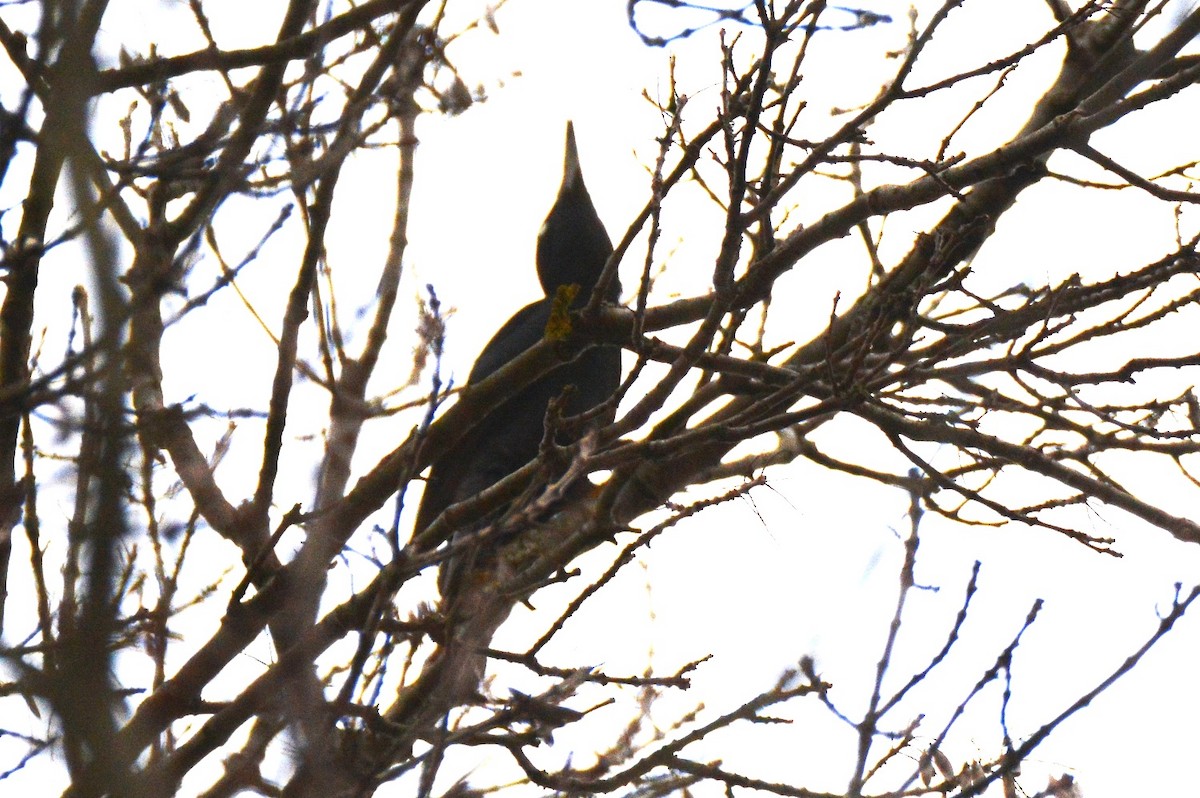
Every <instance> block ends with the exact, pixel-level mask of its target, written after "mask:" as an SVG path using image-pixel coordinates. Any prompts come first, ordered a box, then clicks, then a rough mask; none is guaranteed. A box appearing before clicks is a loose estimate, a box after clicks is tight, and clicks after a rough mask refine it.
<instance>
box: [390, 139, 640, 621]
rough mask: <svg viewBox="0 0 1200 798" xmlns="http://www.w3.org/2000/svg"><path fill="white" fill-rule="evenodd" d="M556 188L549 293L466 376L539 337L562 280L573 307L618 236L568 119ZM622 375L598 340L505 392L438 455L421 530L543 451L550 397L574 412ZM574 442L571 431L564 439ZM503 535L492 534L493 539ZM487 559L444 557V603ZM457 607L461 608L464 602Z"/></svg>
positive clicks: (420, 515)
mask: <svg viewBox="0 0 1200 798" xmlns="http://www.w3.org/2000/svg"><path fill="white" fill-rule="evenodd" d="M564 160H565V163H564V167H563V181H562V186H561V187H560V189H559V192H558V197H557V199H556V200H555V202H554V205H553V207H552V208H551V209H550V213H549V214H548V215H547V217H546V221H545V223H544V224H543V225H542V230H541V233H540V234H539V236H538V243H537V272H538V278H539V280H540V282H541V284H542V289H543V291H544V292H545V294H546V296H545V297H543V298H542V299H540V300H538V301H536V302H533V303H532V304H529V305H526V306H525V307H524V308H522V309H521V310H519V311H517V312H516V313H515V314H514V315H513V316H512V317H511V318H510V319H509V320H508V321H507V322H506V323H505V324H504V326H503V327H501V328H500V330H499V331H498V332H497V333H496V334H495V335H494V336H492V339H491V341H489V342H488V344H487V346H486V347H484V350H483V352H482V353H481V354H480V355H479V358H478V359H477V360H476V362H475V366H474V368H472V369H471V375H470V377H469V378H468V380H467V382H468V384H471V383H476V382H479V381H480V380H483V379H484V378H486V377H488V376H489V375H491V374H492V373H493V372H495V371H496V370H498V369H499V368H500V367H502V366H504V365H505V364H506V363H508V362H509V361H511V360H512V359H514V358H516V357H517V356H518V355H520V354H521V353H523V352H524V351H525V350H526V349H528V348H529V347H531V346H533V345H534V344H536V343H538V342H539V341H541V340H542V338H543V337H544V335H545V332H546V325H547V323H548V322H549V321H550V318H551V313H552V310H553V308H554V305H555V302H556V297H557V296H558V294H559V289H560V288H563V287H574V290H575V294H574V298H573V301H572V302H571V307H572V308H579V307H582V306H583V305H584V304H586V303H587V301H588V299H589V298H590V297H591V295H592V292H593V291H594V289H595V287H596V284H597V282H598V281H599V279H600V275H601V272H602V271H603V270H604V264H605V263H606V261H607V260H608V257H609V255H611V254H612V251H613V248H612V242H611V241H610V240H609V238H608V234H607V233H606V232H605V230H604V225H603V223H602V222H601V221H600V217H599V215H598V214H597V213H596V208H595V205H593V204H592V198H591V196H590V195H589V194H588V190H587V187H586V186H585V185H584V182H583V173H582V171H581V170H580V166H579V153H578V151H577V149H576V146H575V134H574V130H573V128H572V126H571V124H570V123H568V125H567V142H566V157H565V159H564ZM620 290H621V288H620V284H619V283H618V282H617V281H616V280H615V279H614V280H613V281H612V282H611V283H610V284H609V285H608V286H607V290H606V291H605V295H604V298H605V299H606V300H608V301H610V302H616V301H617V300H618V298H619V296H620ZM620 380H621V351H620V349H619V348H617V347H611V346H605V347H593V348H591V349H588V350H586V351H585V352H583V353H582V354H581V355H580V356H579V357H577V358H575V359H574V360H572V361H570V362H569V363H565V364H563V365H561V366H559V367H557V368H555V369H554V370H552V371H550V372H548V373H546V374H544V375H543V376H542V377H541V378H539V379H538V380H537V381H535V382H534V383H532V384H531V385H529V386H528V387H526V388H525V389H524V390H522V391H520V392H519V393H518V394H517V395H515V396H513V397H512V398H511V399H509V400H508V401H506V402H504V403H502V404H501V405H499V406H498V407H496V408H495V409H493V410H492V411H491V412H490V413H489V414H488V415H487V416H486V417H485V418H484V419H483V420H482V421H481V422H480V423H479V424H478V425H477V426H476V427H475V428H474V429H473V430H471V431H470V432H469V433H467V434H466V435H465V436H464V437H463V438H462V439H461V440H460V441H459V442H458V444H456V445H455V446H453V447H452V448H451V449H450V450H449V451H447V452H445V453H444V454H443V455H442V456H440V457H439V458H438V459H437V460H436V461H435V462H434V464H433V466H432V467H431V469H430V473H429V479H428V481H427V483H426V486H425V492H424V495H423V496H422V499H421V506H420V508H419V509H418V511H417V520H416V524H415V530H414V531H415V532H416V533H420V532H421V531H423V530H424V529H425V528H426V527H427V526H429V524H430V523H432V522H433V521H434V519H436V518H437V517H438V516H439V515H440V514H441V513H442V511H443V510H445V509H446V508H447V507H449V506H450V505H451V504H454V503H456V502H459V501H462V500H464V499H467V498H469V497H471V496H474V495H475V494H477V493H479V492H480V491H482V490H484V489H486V488H488V487H490V486H492V485H494V484H495V483H496V482H499V481H500V480H501V479H504V478H505V477H506V476H508V475H509V474H511V473H513V472H514V471H516V470H517V469H519V468H521V467H522V466H523V465H525V464H526V463H528V462H530V461H531V460H533V459H534V458H535V457H537V455H538V451H539V448H540V445H541V442H542V438H543V436H544V431H545V418H546V409H547V406H548V405H549V403H550V401H551V400H553V399H555V398H557V397H559V396H560V395H563V394H564V390H565V389H567V386H571V391H570V392H569V393H567V394H566V398H567V401H566V403H565V406H564V407H563V414H564V415H568V416H570V415H578V414H580V413H583V412H586V411H588V410H591V409H592V408H595V407H596V406H598V405H600V404H602V403H604V402H605V401H607V400H609V399H610V398H611V397H612V396H613V394H614V393H615V392H616V390H617V388H618V387H619V385H620ZM558 442H559V443H568V442H570V441H569V439H566V440H562V439H560V440H559V441H558ZM495 545H497V543H492V544H490V545H489V546H488V548H491V547H493V546H495ZM487 561H488V557H487V552H484V551H475V552H468V553H464V554H462V555H459V556H456V557H454V558H452V559H450V560H448V561H447V562H445V563H443V564H442V567H441V571H440V573H439V578H438V584H439V587H440V588H441V590H442V600H443V609H444V610H445V611H446V612H447V614H452V613H453V611H454V604H455V595H454V594H455V593H456V585H457V583H458V582H459V580H460V579H462V578H463V574H464V571H466V572H469V571H473V570H477V567H478V566H482V565H485V564H486V563H487ZM460 609H461V608H460Z"/></svg>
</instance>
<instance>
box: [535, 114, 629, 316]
mask: <svg viewBox="0 0 1200 798" xmlns="http://www.w3.org/2000/svg"><path fill="white" fill-rule="evenodd" d="M612 251H613V247H612V242H611V241H610V240H609V238H608V233H607V232H605V230H604V223H603V222H601V221H600V215H599V214H598V213H596V206H595V205H593V204H592V197H591V195H590V194H588V190H587V186H586V185H584V182H583V170H582V169H580V166H579V151H578V149H577V148H576V146H575V129H574V126H573V125H572V124H571V123H570V122H568V123H567V148H566V157H565V159H564V164H563V181H562V186H560V187H559V189H558V197H557V198H556V199H555V200H554V206H553V207H552V208H551V209H550V213H549V214H548V215H547V216H546V221H545V222H544V223H543V224H542V231H541V233H540V234H539V235H538V243H537V271H538V279H539V280H541V283H542V289H543V290H544V291H545V293H546V296H554V295H555V294H556V293H557V291H558V287H559V286H563V285H578V286H579V288H580V290H579V292H578V294H577V295H576V297H577V299H576V302H577V303H583V302H586V301H587V300H588V297H590V296H591V293H592V289H594V288H595V287H596V282H597V281H598V280H599V279H600V274H601V272H603V271H604V264H605V262H606V261H607V260H608V256H609V255H611V254H612ZM620 291H621V288H620V285H619V284H617V282H616V281H615V280H614V281H613V284H612V285H611V286H610V288H609V291H608V295H607V296H606V299H608V300H609V301H612V302H615V301H616V300H617V299H618V297H619V295H620Z"/></svg>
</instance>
